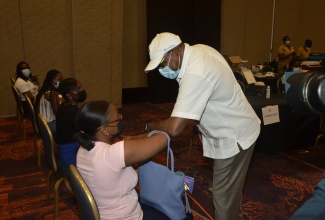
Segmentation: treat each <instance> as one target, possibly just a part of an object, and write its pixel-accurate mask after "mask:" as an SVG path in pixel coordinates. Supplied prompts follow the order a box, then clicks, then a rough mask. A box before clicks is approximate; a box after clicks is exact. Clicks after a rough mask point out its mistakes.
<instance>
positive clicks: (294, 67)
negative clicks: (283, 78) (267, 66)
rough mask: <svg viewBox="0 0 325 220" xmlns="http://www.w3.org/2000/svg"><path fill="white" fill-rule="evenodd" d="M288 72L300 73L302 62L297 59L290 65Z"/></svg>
mask: <svg viewBox="0 0 325 220" xmlns="http://www.w3.org/2000/svg"><path fill="white" fill-rule="evenodd" d="M288 71H292V72H296V73H300V72H302V70H301V60H300V59H299V58H298V57H295V58H294V59H293V60H292V61H291V62H290V64H289V69H288Z"/></svg>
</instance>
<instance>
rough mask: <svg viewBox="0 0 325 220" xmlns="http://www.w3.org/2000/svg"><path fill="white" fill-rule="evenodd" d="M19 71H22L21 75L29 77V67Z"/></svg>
mask: <svg viewBox="0 0 325 220" xmlns="http://www.w3.org/2000/svg"><path fill="white" fill-rule="evenodd" d="M21 72H22V73H23V75H24V76H25V77H29V76H30V69H24V70H22V71H21Z"/></svg>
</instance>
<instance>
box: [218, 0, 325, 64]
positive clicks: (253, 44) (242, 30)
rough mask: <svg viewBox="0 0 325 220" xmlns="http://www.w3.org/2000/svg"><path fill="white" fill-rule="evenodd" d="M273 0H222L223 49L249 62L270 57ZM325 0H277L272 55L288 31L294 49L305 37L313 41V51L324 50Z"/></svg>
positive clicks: (254, 62) (224, 52) (224, 51)
mask: <svg viewBox="0 0 325 220" xmlns="http://www.w3.org/2000/svg"><path fill="white" fill-rule="evenodd" d="M273 2H274V1H273V0H264V1H259V0H245V1H242V0H223V1H222V10H221V17H222V19H221V50H220V51H221V53H223V54H226V55H239V56H241V57H242V58H243V59H246V60H248V61H249V64H252V65H255V64H256V63H264V62H266V61H269V60H270V49H271V33H272V29H271V28H272V10H273ZM324 8H325V1H323V0H286V1H281V0H276V5H275V19H274V34H273V42H272V45H273V48H272V59H278V56H277V49H278V47H279V45H280V44H282V38H283V36H285V35H289V36H290V37H291V39H292V45H293V46H294V48H295V49H297V48H298V47H300V46H302V45H303V43H304V41H305V39H307V38H309V39H311V40H312V41H313V47H312V50H313V51H314V52H322V53H324V52H325V42H324V39H325V30H324V28H321V24H323V23H325V15H324V13H323V11H324Z"/></svg>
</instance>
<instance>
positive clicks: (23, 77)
mask: <svg viewBox="0 0 325 220" xmlns="http://www.w3.org/2000/svg"><path fill="white" fill-rule="evenodd" d="M15 87H16V88H17V90H18V91H19V93H20V99H21V101H22V106H23V109H24V111H25V112H26V113H27V112H28V108H27V103H26V98H25V96H24V94H26V95H27V96H28V97H29V98H30V100H31V101H32V103H34V101H35V97H36V95H37V93H38V87H39V83H38V82H37V80H35V77H33V76H32V73H31V71H30V67H29V65H28V63H26V62H25V61H21V62H19V63H18V64H17V66H16V82H15Z"/></svg>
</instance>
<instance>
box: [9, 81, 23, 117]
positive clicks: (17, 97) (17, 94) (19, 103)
mask: <svg viewBox="0 0 325 220" xmlns="http://www.w3.org/2000/svg"><path fill="white" fill-rule="evenodd" d="M11 90H12V93H13V94H14V97H15V100H16V104H17V109H18V111H19V114H20V115H21V116H22V117H24V118H25V116H26V115H25V112H24V108H23V105H22V103H21V99H20V95H19V92H18V89H17V88H16V86H15V85H11Z"/></svg>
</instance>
